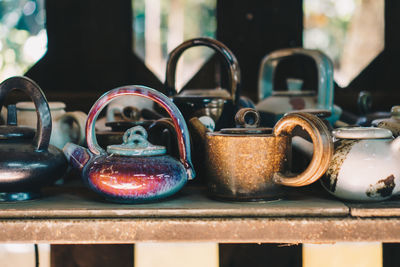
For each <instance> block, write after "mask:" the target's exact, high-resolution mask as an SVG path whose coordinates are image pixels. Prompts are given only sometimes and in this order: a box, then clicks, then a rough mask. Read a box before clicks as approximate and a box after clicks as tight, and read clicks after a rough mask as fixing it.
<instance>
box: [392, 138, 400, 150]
mask: <svg viewBox="0 0 400 267" xmlns="http://www.w3.org/2000/svg"><path fill="white" fill-rule="evenodd" d="M390 149H391V150H392V152H393V153H396V154H400V136H399V137H396V139H394V140H393V141H392V142H391V143H390Z"/></svg>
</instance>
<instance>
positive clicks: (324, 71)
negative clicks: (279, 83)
mask: <svg viewBox="0 0 400 267" xmlns="http://www.w3.org/2000/svg"><path fill="white" fill-rule="evenodd" d="M295 55H302V56H307V57H310V58H312V59H313V60H314V62H315V65H316V67H317V70H318V103H317V104H318V106H317V108H321V109H329V110H332V109H333V89H334V84H333V63H332V61H331V60H330V59H329V57H327V56H326V55H325V54H324V53H322V52H321V51H318V50H313V49H305V48H301V47H297V48H286V49H280V50H277V51H274V52H272V53H270V54H268V55H267V56H266V57H264V58H263V60H262V61H261V67H260V74H259V77H258V97H259V101H261V100H263V99H264V98H266V97H268V96H270V95H271V94H272V92H273V91H274V84H273V83H274V80H273V79H274V77H275V70H276V67H277V66H278V64H279V62H280V61H281V60H282V59H285V58H287V57H291V56H295Z"/></svg>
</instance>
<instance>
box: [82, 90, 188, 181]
mask: <svg viewBox="0 0 400 267" xmlns="http://www.w3.org/2000/svg"><path fill="white" fill-rule="evenodd" d="M125 95H136V96H142V97H145V98H148V99H150V100H153V101H154V102H156V103H157V104H159V105H160V106H161V107H163V108H164V109H165V110H166V111H167V113H168V114H169V116H170V117H171V119H172V121H173V123H174V126H175V131H176V134H177V139H178V146H179V154H180V160H181V162H182V164H183V166H184V167H185V169H186V173H187V175H188V179H193V178H194V177H195V172H194V169H193V165H192V160H191V155H190V140H189V131H188V128H187V126H186V123H185V120H184V118H183V116H182V114H181V112H180V111H179V109H178V108H177V107H176V106H175V104H174V103H172V101H171V100H170V99H169V98H168V97H167V96H165V95H164V94H162V93H160V92H158V91H156V90H154V89H152V88H149V87H146V86H140V85H129V86H122V87H118V88H115V89H113V90H110V91H108V92H107V93H105V94H103V95H102V96H101V97H100V98H99V99H98V100H97V101H96V103H94V105H93V106H92V108H91V109H90V111H89V114H88V118H87V121H86V141H87V145H88V148H89V150H90V151H91V152H92V153H93V154H96V155H100V154H106V152H105V151H104V150H103V149H102V148H101V147H100V146H99V144H98V143H97V139H96V133H95V123H96V120H97V117H98V116H99V114H100V112H101V111H102V110H103V108H104V107H105V106H106V105H107V104H108V103H110V101H111V100H113V99H114V98H116V97H121V96H125Z"/></svg>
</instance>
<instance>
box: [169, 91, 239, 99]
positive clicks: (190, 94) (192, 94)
mask: <svg viewBox="0 0 400 267" xmlns="http://www.w3.org/2000/svg"><path fill="white" fill-rule="evenodd" d="M174 98H221V99H231V98H232V96H231V95H230V94H229V92H228V91H226V90H225V89H222V88H216V89H189V90H183V91H181V92H180V93H179V94H177V95H175V96H174Z"/></svg>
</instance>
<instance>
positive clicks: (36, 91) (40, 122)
mask: <svg viewBox="0 0 400 267" xmlns="http://www.w3.org/2000/svg"><path fill="white" fill-rule="evenodd" d="M16 89H18V90H21V91H22V92H24V93H25V94H27V95H28V96H29V97H30V98H31V99H32V101H33V103H34V104H35V107H36V115H37V127H36V128H37V129H36V134H35V137H34V138H33V142H34V146H35V148H36V151H46V150H47V148H48V147H49V142H50V135H51V114H50V109H49V105H48V103H47V100H46V97H45V96H44V93H43V91H42V89H40V87H39V85H37V84H36V83H35V82H34V81H32V80H31V79H29V78H27V77H24V76H15V77H11V78H8V79H7V80H5V81H3V82H2V83H1V84H0V110H1V108H2V107H3V105H4V101H5V99H6V96H7V95H8V94H9V93H10V92H11V91H13V90H16Z"/></svg>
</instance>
